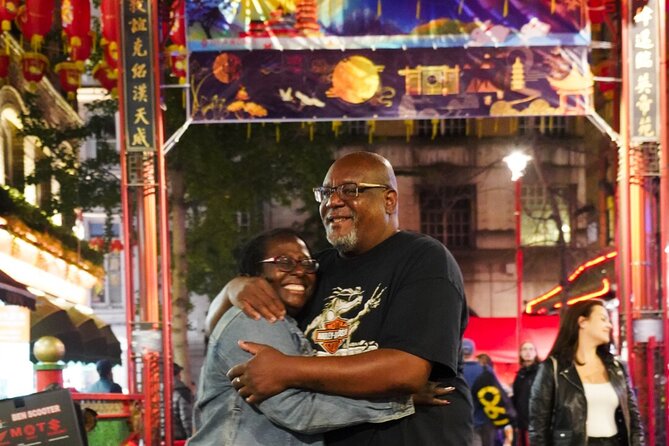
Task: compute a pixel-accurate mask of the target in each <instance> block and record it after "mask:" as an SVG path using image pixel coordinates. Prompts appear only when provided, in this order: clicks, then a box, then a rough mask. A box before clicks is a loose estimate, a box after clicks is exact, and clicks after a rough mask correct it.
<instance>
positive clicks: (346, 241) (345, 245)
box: [327, 228, 358, 253]
mask: <svg viewBox="0 0 669 446" xmlns="http://www.w3.org/2000/svg"><path fill="white" fill-rule="evenodd" d="M327 239H328V242H330V244H331V245H332V247H333V248H334V249H336V250H337V251H339V252H341V253H347V252H351V251H353V250H354V249H355V247H356V246H357V244H358V231H357V230H356V229H355V228H353V230H351V232H349V233H348V234H346V235H341V236H338V237H336V238H335V236H334V235H333V234H327Z"/></svg>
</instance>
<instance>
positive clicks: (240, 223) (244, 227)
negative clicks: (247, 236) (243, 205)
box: [237, 211, 251, 232]
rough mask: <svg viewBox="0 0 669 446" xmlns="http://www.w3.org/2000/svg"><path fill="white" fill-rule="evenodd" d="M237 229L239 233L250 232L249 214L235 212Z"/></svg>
mask: <svg viewBox="0 0 669 446" xmlns="http://www.w3.org/2000/svg"><path fill="white" fill-rule="evenodd" d="M237 228H238V229H239V231H240V232H249V230H251V214H250V213H249V212H244V211H237Z"/></svg>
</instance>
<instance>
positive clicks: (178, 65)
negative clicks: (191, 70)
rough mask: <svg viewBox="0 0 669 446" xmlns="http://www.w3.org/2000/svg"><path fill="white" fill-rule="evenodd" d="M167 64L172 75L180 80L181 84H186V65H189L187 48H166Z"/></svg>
mask: <svg viewBox="0 0 669 446" xmlns="http://www.w3.org/2000/svg"><path fill="white" fill-rule="evenodd" d="M166 51H167V56H168V57H167V63H168V64H169V66H170V70H171V71H172V74H173V75H174V76H176V77H178V78H179V83H180V84H184V83H186V75H187V72H186V65H187V64H188V53H187V52H186V47H183V46H179V45H170V46H168V47H167V48H166Z"/></svg>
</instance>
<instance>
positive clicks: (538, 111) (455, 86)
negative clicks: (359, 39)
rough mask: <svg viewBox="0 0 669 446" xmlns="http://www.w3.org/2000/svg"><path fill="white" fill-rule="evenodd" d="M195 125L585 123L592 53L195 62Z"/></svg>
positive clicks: (210, 57) (290, 56) (240, 55)
mask: <svg viewBox="0 0 669 446" xmlns="http://www.w3.org/2000/svg"><path fill="white" fill-rule="evenodd" d="M190 76H191V82H190V83H191V87H190V90H191V91H190V93H191V94H190V114H191V117H192V118H193V120H194V121H195V122H223V121H236V122H239V121H282V120H286V121H288V120H337V119H429V118H436V117H477V116H520V115H565V114H578V115H581V114H585V113H587V112H588V111H589V110H590V109H591V106H592V102H591V101H592V99H591V96H592V91H593V88H592V87H593V79H592V76H591V74H590V67H589V65H588V62H587V48H583V47H557V46H556V47H533V48H506V47H505V48H467V49H465V48H441V49H436V50H433V49H413V50H408V51H397V50H376V51H373V50H357V51H346V52H341V51H328V50H319V51H243V52H240V51H229V52H225V51H224V52H196V53H192V54H191V55H190Z"/></svg>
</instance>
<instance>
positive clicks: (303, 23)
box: [295, 0, 321, 35]
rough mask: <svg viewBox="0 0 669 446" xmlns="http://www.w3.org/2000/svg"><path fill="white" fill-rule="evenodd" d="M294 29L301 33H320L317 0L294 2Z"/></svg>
mask: <svg viewBox="0 0 669 446" xmlns="http://www.w3.org/2000/svg"><path fill="white" fill-rule="evenodd" d="M295 18H296V20H295V22H296V23H295V29H296V30H297V32H298V33H300V34H302V35H310V34H320V29H321V27H320V25H319V24H318V2H317V0H298V1H297V3H296V4H295Z"/></svg>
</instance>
